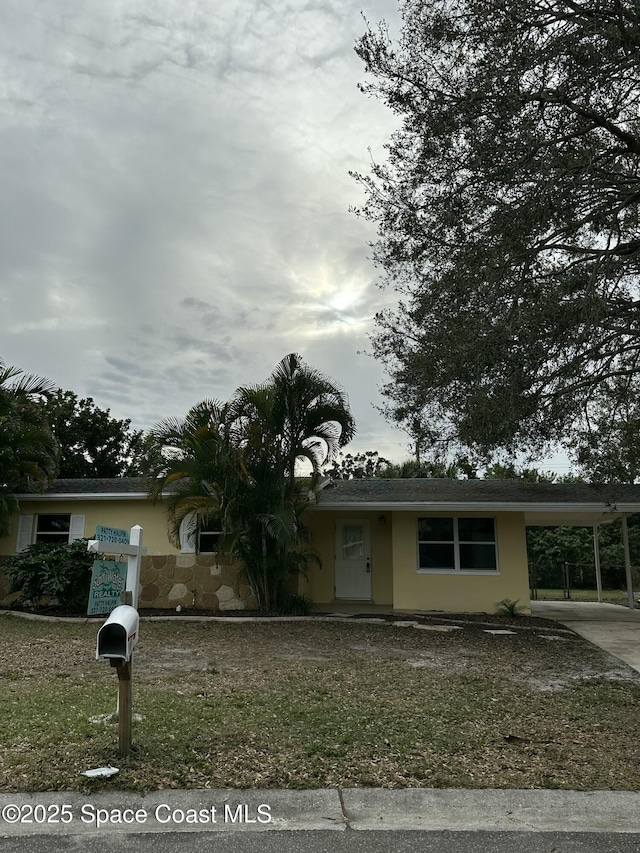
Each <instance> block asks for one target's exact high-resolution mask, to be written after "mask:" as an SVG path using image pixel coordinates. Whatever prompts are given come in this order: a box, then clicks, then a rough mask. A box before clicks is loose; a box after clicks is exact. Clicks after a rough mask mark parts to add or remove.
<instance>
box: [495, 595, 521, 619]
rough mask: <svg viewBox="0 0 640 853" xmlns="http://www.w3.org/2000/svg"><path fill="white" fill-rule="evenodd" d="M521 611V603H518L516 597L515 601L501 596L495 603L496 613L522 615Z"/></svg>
mask: <svg viewBox="0 0 640 853" xmlns="http://www.w3.org/2000/svg"><path fill="white" fill-rule="evenodd" d="M523 611H524V607H523V605H522V604H518V599H517V598H516V600H515V601H512V600H511V599H510V598H503V599H502V601H499V602H498V604H497V605H496V613H500V614H501V615H503V616H522V614H523Z"/></svg>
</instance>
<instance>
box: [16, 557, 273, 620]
mask: <svg viewBox="0 0 640 853" xmlns="http://www.w3.org/2000/svg"><path fill="white" fill-rule="evenodd" d="M3 562H4V560H3V559H2V558H0V604H2V605H4V606H8V605H10V604H11V601H12V600H13V599H14V598H15V597H16V595H17V593H14V594H13V595H11V596H9V578H8V577H7V576H6V575H5V574H3V572H2V570H1V565H2V563H3ZM178 606H180V607H182V608H185V609H186V608H195V609H196V610H256V609H257V607H258V602H257V601H256V599H255V596H254V595H253V592H252V590H251V587H250V586H249V583H248V581H247V576H246V574H245V571H244V568H243V566H242V565H240V564H238V563H237V562H234V560H233V558H232V557H223V556H219V557H218V556H217V555H215V554H206V555H205V554H179V555H178V556H174V555H166V554H165V555H162V556H156V555H154V556H147V557H143V558H142V565H141V568H140V595H139V597H138V609H139V610H141V611H143V610H144V609H145V608H146V607H153V608H162V609H167V610H168V609H173V610H175V608H176V607H178Z"/></svg>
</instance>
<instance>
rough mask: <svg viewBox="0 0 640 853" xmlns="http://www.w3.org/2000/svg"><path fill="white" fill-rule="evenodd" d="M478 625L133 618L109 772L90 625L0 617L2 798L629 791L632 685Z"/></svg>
mask: <svg viewBox="0 0 640 853" xmlns="http://www.w3.org/2000/svg"><path fill="white" fill-rule="evenodd" d="M487 619H488V620H489V621H493V623H494V624H493V625H491V624H482V623H481V622H477V621H474V620H463V619H461V620H458V621H456V620H455V619H451V617H447V618H442V619H436V618H432V619H429V618H425V619H424V620H421V621H423V622H424V623H425V627H422V628H416V627H399V626H395V625H393V624H391V623H369V622H367V621H365V620H360V621H352V620H350V621H348V622H346V621H343V620H337V619H336V620H333V621H319V620H312V621H297V622H287V621H279V620H271V621H268V622H257V623H251V622H248V623H234V622H232V621H231V620H227V621H216V622H197V623H194V622H177V621H162V622H149V621H144V620H143V621H142V622H141V632H140V633H141V642H140V646H139V647H138V649H137V650H136V652H135V655H134V665H133V677H134V681H133V693H134V698H133V710H134V713H135V714H139V715H141V720H139V721H138V722H136V723H134V729H133V743H134V747H133V751H132V754H131V755H130V756H129V757H128V758H127V759H118V758H117V754H118V734H117V726H114V725H112V724H108V723H105V722H103V721H101V720H100V717H101V715H108V714H110V713H112V712H113V711H114V710H115V703H116V696H117V677H116V673H115V670H113V669H111V668H110V667H109V665H108V664H107V663H102V662H96V661H95V660H94V659H93V658H94V654H95V638H96V631H97V625H96V624H95V623H94V624H87V623H76V624H69V623H49V622H32V621H26V620H24V619H22V618H18V617H15V616H10V615H7V614H0V638H1V644H0V650H1V651H0V679H1V681H0V683H1V684H2V690H1V691H0V731H2V738H3V748H2V749H1V750H0V790H1V791H34V790H48V791H59V790H81V791H90V790H99V789H102V788H119V789H127V790H138V791H146V790H151V789H160V788H207V787H211V788H225V787H230V788H249V787H255V788H269V787H291V788H319V787H327V786H331V787H336V786H340V787H353V786H377V787H404V786H411V787H416V786H428V787H463V788H465V787H466V788H477V787H500V788H502V787H509V788H531V787H535V788H570V789H575V790H593V789H638V788H640V762H639V761H638V751H637V744H636V740H637V732H638V712H639V710H640V675H638V674H637V673H635V672H634V671H633V670H631V669H629V668H628V667H626V666H625V665H624V664H622V663H621V662H618V661H616V660H615V659H613V658H611V657H610V656H608V655H606V654H605V653H604V652H601V651H600V650H598V649H596V648H595V647H593V646H591V645H590V644H589V643H587V642H586V641H584V640H583V639H581V638H580V637H578V636H576V635H574V634H573V633H571V632H570V631H567V630H566V629H564V628H562V627H561V626H556V625H554V624H552V623H550V622H546V621H545V620H536V619H521V620H518V619H515V620H513V627H512V630H513V631H515V634H513V635H511V634H489V633H485V631H484V628H494V629H505V628H509V627H510V626H509V620H508V619H504V618H503V619H498V618H496V619H495V620H494V619H492V618H491V617H487ZM456 624H457V625H460V626H462V627H461V629H459V630H450V631H448V630H434V629H436V628H445V629H446V628H451V627H452V626H453V625H456ZM96 718H98V719H97V720H96ZM109 763H111V764H113V765H115V766H117V767H119V768H120V773H119V774H118V775H117V776H115V777H112V778H111V779H110V780H108V781H93V780H89V779H87V778H86V777H85V776H83V775H82V771H84V770H86V769H89V768H93V767H100V766H103V765H106V764H109Z"/></svg>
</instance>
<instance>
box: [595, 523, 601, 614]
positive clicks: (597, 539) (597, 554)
mask: <svg viewBox="0 0 640 853" xmlns="http://www.w3.org/2000/svg"><path fill="white" fill-rule="evenodd" d="M599 533H600V525H598V524H594V525H593V556H594V559H595V563H596V589H597V590H598V601H599V602H600V603H602V572H601V571H600V537H599V535H598V534H599Z"/></svg>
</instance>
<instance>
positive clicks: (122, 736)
mask: <svg viewBox="0 0 640 853" xmlns="http://www.w3.org/2000/svg"><path fill="white" fill-rule="evenodd" d="M142 532H143V531H142V528H141V527H140V526H139V525H136V526H135V527H132V528H131V531H130V532H127V531H126V530H120V529H119V528H114V527H97V528H96V538H95V539H90V540H89V541H88V543H87V550H88V551H90V552H93V553H94V554H113V555H118V556H120V555H122V556H126V557H127V569H126V578H125V582H124V592H122V593H121V600H122V598H124V599H125V600H126V599H127V598H130V601H125V602H123V603H122V604H121V605H120V607H118V608H116V609H115V610H114V609H113V607H112V608H111V610H112V615H111V616H110V617H109V618H108V619H107V621H106V622H105V624H104V625H103V626H102V628H101V629H100V630H99V631H98V641H97V647H96V658H98V659H101V660H108V661H109V663H110V664H111V666H114V667H115V668H116V670H117V673H118V740H119V755H120V756H121V757H125V756H127V755H128V754H129V751H130V749H131V721H132V704H131V665H132V657H133V652H132V651H131V649H132V648H133V645H135V643H136V642H137V640H138V612H137V607H138V586H139V583H140V563H141V561H142V555H143V554H146V552H147V549H146V548H143V547H142ZM96 562H98V563H103V565H104V566H107V567H108V566H116V565H118V564H117V563H114V562H109V561H106V560H105V561H96ZM123 565H124V564H123ZM105 571H106V572H107V573H108V571H109V569H106V570H105ZM114 573H115V569H112V576H111V577H109V578H108V579H109V580H111V581H112V589H113V582H114V580H115V574H114ZM92 586H93V584H92ZM116 586H117V583H116ZM120 589H122V586H121V585H120ZM102 612H104V611H102Z"/></svg>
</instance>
